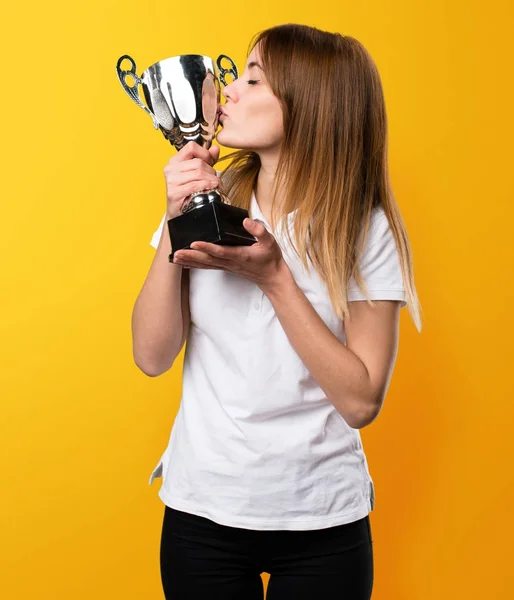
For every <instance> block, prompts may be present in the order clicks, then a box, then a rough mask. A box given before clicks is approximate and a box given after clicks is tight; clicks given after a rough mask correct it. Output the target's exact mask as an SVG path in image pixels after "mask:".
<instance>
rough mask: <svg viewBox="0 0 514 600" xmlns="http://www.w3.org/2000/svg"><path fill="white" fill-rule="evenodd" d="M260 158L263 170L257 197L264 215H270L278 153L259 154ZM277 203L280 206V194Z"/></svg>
mask: <svg viewBox="0 0 514 600" xmlns="http://www.w3.org/2000/svg"><path fill="white" fill-rule="evenodd" d="M259 158H260V160H261V168H260V169H259V174H258V176H257V183H256V186H255V197H256V198H257V202H258V204H259V208H260V209H261V211H262V212H263V214H270V213H271V204H272V198H271V190H272V187H273V182H274V180H275V173H276V170H277V165H278V151H276V152H273V153H269V154H268V153H266V154H264V153H262V154H261V153H259ZM277 201H278V203H279V204H280V194H278V195H277Z"/></svg>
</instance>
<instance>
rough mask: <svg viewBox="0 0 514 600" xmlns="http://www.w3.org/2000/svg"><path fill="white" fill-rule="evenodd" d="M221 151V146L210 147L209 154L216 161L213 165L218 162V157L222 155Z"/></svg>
mask: <svg viewBox="0 0 514 600" xmlns="http://www.w3.org/2000/svg"><path fill="white" fill-rule="evenodd" d="M220 151H221V148H220V147H219V146H211V147H210V148H209V154H210V155H211V156H212V158H213V159H214V162H213V163H212V164H213V166H214V165H215V164H216V163H217V162H218V158H219V157H220Z"/></svg>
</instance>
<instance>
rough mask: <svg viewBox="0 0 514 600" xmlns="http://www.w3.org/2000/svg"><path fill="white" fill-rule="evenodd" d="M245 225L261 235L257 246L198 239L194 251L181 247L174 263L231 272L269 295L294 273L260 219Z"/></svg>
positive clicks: (249, 220) (252, 231)
mask: <svg viewBox="0 0 514 600" xmlns="http://www.w3.org/2000/svg"><path fill="white" fill-rule="evenodd" d="M243 226H244V228H245V229H246V230H247V231H248V232H249V233H251V234H252V235H253V236H255V237H256V238H257V242H256V243H255V244H253V246H218V245H217V244H210V243H208V242H194V243H192V244H191V250H179V251H177V252H176V253H175V255H174V261H173V262H174V263H177V264H179V265H183V266H185V267H194V268H197V269H217V270H223V271H230V272H231V273H235V274H236V275H240V276H241V277H244V278H245V279H248V280H250V281H253V282H255V283H256V284H257V285H258V286H259V287H260V288H261V290H262V291H263V292H264V293H265V294H266V293H267V292H268V291H271V290H272V289H273V288H274V287H275V286H276V285H277V284H280V283H281V282H282V281H283V279H284V278H285V277H288V276H291V272H290V270H289V267H288V266H287V263H286V261H285V260H284V258H283V256H282V250H281V248H280V246H279V245H278V243H277V241H276V240H275V238H274V237H273V235H272V234H271V233H270V232H269V231H268V230H267V229H266V228H265V227H264V225H263V224H262V223H260V222H258V221H253V220H252V219H245V220H244V221H243Z"/></svg>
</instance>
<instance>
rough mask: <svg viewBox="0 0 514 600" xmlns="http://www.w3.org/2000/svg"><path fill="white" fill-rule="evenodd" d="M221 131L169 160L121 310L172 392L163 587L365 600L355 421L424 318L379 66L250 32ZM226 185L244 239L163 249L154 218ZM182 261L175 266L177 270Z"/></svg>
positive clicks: (374, 400) (363, 511)
mask: <svg viewBox="0 0 514 600" xmlns="http://www.w3.org/2000/svg"><path fill="white" fill-rule="evenodd" d="M224 95H225V97H226V103H225V104H224V105H223V115H222V116H221V118H220V120H221V124H222V129H221V131H220V132H219V134H218V136H217V139H218V141H219V142H220V144H223V145H225V146H227V147H232V148H238V149H239V151H238V152H235V153H234V154H232V155H231V157H229V158H231V163H230V164H229V166H228V168H226V169H225V170H224V171H222V172H217V171H215V170H214V165H215V163H216V162H217V159H218V157H219V148H218V147H212V148H210V149H209V150H206V149H205V148H201V147H200V146H198V145H196V144H193V143H191V144H188V145H186V146H185V147H184V148H183V149H182V150H181V151H180V152H179V153H178V154H177V155H176V156H174V157H173V158H172V159H171V160H170V161H169V163H168V165H167V166H166V168H165V177H166V183H167V209H166V213H165V215H164V217H163V219H162V221H161V224H160V226H159V228H158V229H157V231H156V232H155V234H154V236H153V238H152V242H151V243H152V245H153V246H154V247H155V248H156V249H157V252H156V255H155V258H154V261H153V263H152V266H151V268H150V271H149V273H148V276H147V278H146V281H145V283H144V286H143V288H142V290H141V292H140V294H139V296H138V299H137V301H136V304H135V307H134V314H133V343H134V358H135V361H136V364H137V365H138V366H139V367H140V368H141V369H142V370H143V371H144V372H145V373H147V374H148V375H150V376H158V375H160V374H161V373H163V372H165V371H167V370H168V369H169V368H170V367H171V366H172V364H173V362H174V360H175V359H176V357H177V355H178V354H179V352H180V350H181V348H182V346H183V344H184V342H185V340H186V339H187V346H186V352H185V359H184V371H183V391H182V399H181V404H180V408H179V411H178V413H177V416H176V419H175V422H174V425H173V428H172V432H171V436H170V440H169V444H168V447H167V448H166V450H165V452H164V454H163V455H162V457H161V459H160V461H159V463H158V465H157V466H156V468H155V469H154V471H153V473H152V475H151V477H150V483H152V481H153V479H154V478H155V477H161V476H162V477H163V483H162V487H161V490H160V492H159V496H160V498H161V499H162V500H163V502H164V503H165V505H166V507H165V512H164V521H163V529H162V538H161V574H162V583H163V588H164V592H165V595H166V598H168V599H172V600H182V599H186V598H187V599H202V600H203V599H205V598H213V599H214V598H220V599H221V598H223V599H224V600H229V599H233V600H236V599H237V600H258V599H262V598H263V586H262V580H261V573H262V572H267V573H269V574H270V580H269V585H268V592H267V598H268V600H289V599H294V600H302V599H304V598H305V599H309V600H310V599H311V598H313V597H316V596H319V597H322V598H324V599H326V600H330V599H331V598H334V599H336V598H337V599H339V598H345V600H364V599H369V598H370V596H371V591H372V587H373V552H372V536H371V529H370V522H369V512H370V511H371V510H373V506H374V489H373V481H372V479H371V477H370V474H369V471H368V466H367V461H366V456H365V453H364V450H363V447H362V443H361V438H360V434H359V429H361V428H362V427H365V426H366V425H368V424H370V423H371V422H372V421H373V420H374V419H376V418H377V416H378V414H379V412H380V409H381V406H382V404H383V401H384V398H385V395H386V391H387V388H388V385H389V382H390V379H391V376H392V373H393V367H394V363H395V358H396V353H397V347H398V336H399V312H400V308H401V307H403V306H408V309H409V311H410V314H411V316H412V318H413V320H414V322H415V324H416V326H417V328H418V330H421V321H420V307H419V302H418V298H417V294H416V290H415V285H414V280H413V269H412V259H411V251H410V246H409V241H408V236H407V233H406V230H405V227H404V224H403V222H402V218H401V216H400V212H399V210H398V206H397V205H396V203H395V199H394V196H393V193H392V190H391V186H390V181H389V174H388V166H387V123H386V112H385V106H384V98H383V93H382V87H381V82H380V78H379V75H378V73H377V69H376V66H375V64H374V62H373V61H372V59H371V58H370V56H369V54H368V53H367V52H366V50H365V49H364V48H363V46H362V45H361V44H360V43H359V42H358V41H357V40H355V39H354V38H352V37H348V36H341V35H339V34H333V33H328V32H323V31H319V30H317V29H314V28H311V27H306V26H300V25H284V26H279V27H275V28H272V29H269V30H266V31H264V32H262V33H260V34H259V35H258V36H257V37H256V39H255V40H254V42H253V44H251V52H250V54H249V56H248V60H247V64H246V67H245V70H244V73H242V75H241V77H240V78H239V79H237V80H235V81H233V82H232V83H231V84H230V85H228V86H227V87H226V88H225V90H224ZM217 185H221V186H222V187H223V189H224V191H225V192H226V193H227V195H228V197H229V198H230V199H231V202H232V204H235V205H238V206H242V207H244V208H247V209H248V210H249V214H250V217H251V218H250V219H247V220H245V226H246V228H247V230H248V231H249V232H251V233H252V234H253V235H255V237H256V238H257V239H258V242H257V243H256V244H255V245H253V246H250V247H226V246H225V247H223V246H217V245H214V244H207V243H195V244H193V247H192V249H190V250H184V251H180V252H178V253H176V254H175V264H170V263H169V262H168V255H169V253H170V252H171V249H170V240H169V235H168V232H167V227H165V223H166V221H167V220H168V219H171V218H173V217H176V216H178V215H179V214H180V208H181V206H182V203H183V202H184V199H185V198H186V197H187V196H188V195H189V194H191V193H192V192H193V191H198V190H202V189H206V188H210V187H215V186H217ZM186 267H187V268H186Z"/></svg>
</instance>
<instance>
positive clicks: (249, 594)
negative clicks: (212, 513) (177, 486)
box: [160, 506, 373, 600]
mask: <svg viewBox="0 0 514 600" xmlns="http://www.w3.org/2000/svg"><path fill="white" fill-rule="evenodd" d="M372 544H373V542H372V538H371V528H370V523H369V516H366V517H364V518H363V519H359V520H358V521H354V522H353V523H346V524H344V525H337V526H335V527H329V528H327V529H317V530H309V531H289V530H272V531H257V530H252V529H241V528H238V527H228V526H226V525H220V524H218V523H215V522H214V521H211V520H210V519H206V518H204V517H200V516H197V515H192V514H189V513H185V512H182V511H179V510H175V509H172V508H169V507H168V506H166V507H165V510H164V520H163V527H162V537H161V552H160V558H161V578H162V585H163V590H164V595H165V597H166V600H207V599H209V600H218V599H219V600H263V598H264V586H263V583H262V579H261V573H262V572H266V573H269V574H270V579H269V582H268V588H267V594H266V600H304V599H305V600H312V598H323V599H324V600H336V599H337V600H369V598H371V590H372V588H373V548H372Z"/></svg>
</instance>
